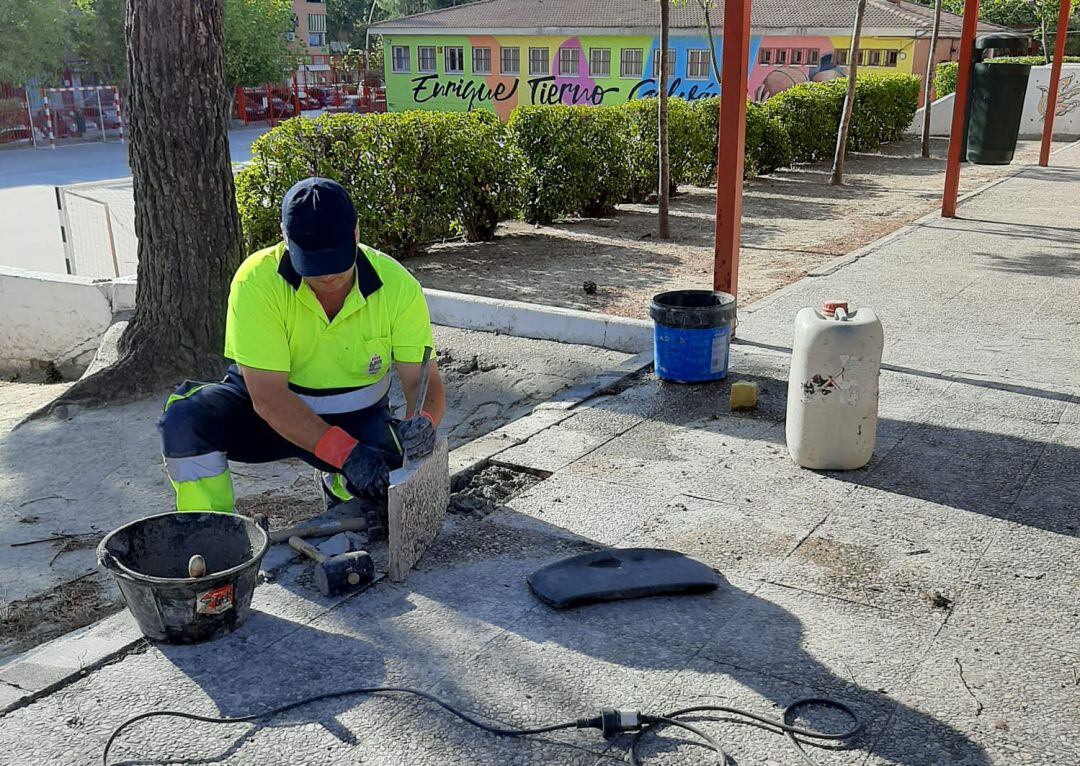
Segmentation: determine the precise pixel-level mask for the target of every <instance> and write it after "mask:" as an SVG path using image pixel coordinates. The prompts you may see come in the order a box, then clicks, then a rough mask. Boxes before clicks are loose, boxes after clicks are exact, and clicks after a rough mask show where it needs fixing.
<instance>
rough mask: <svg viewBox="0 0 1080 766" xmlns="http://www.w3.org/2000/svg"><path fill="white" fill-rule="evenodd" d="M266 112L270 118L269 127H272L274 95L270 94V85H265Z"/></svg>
mask: <svg viewBox="0 0 1080 766" xmlns="http://www.w3.org/2000/svg"><path fill="white" fill-rule="evenodd" d="M266 110H267V114H269V116H270V127H271V128H272V127H274V124H275V123H274V94H273V93H271V92H270V83H266Z"/></svg>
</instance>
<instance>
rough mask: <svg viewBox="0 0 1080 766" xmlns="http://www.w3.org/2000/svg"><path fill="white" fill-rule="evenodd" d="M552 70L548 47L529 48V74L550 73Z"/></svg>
mask: <svg viewBox="0 0 1080 766" xmlns="http://www.w3.org/2000/svg"><path fill="white" fill-rule="evenodd" d="M550 71H551V67H549V66H548V49H547V48H529V74H548V73H549V72H550Z"/></svg>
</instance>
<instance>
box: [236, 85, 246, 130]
mask: <svg viewBox="0 0 1080 766" xmlns="http://www.w3.org/2000/svg"><path fill="white" fill-rule="evenodd" d="M236 108H237V109H239V110H240V120H241V121H242V122H243V123H244V127H245V128H246V127H247V103H246V102H245V99H244V88H243V87H242V86H240V85H237V86H236Z"/></svg>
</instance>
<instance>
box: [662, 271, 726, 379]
mask: <svg viewBox="0 0 1080 766" xmlns="http://www.w3.org/2000/svg"><path fill="white" fill-rule="evenodd" d="M735 307H736V302H735V296H734V295H731V294H730V293H721V292H717V291H715V290H673V291H671V292H666V293H660V294H659V295H656V296H654V297H653V300H652V305H651V306H650V307H649V316H651V317H652V318H653V323H654V324H653V355H654V356H653V359H654V362H655V367H656V375H657V377H659V378H660V379H661V380H668V381H672V382H674V383H704V382H708V381H713V380H720V379H722V378H724V377H725V376H726V375H727V368H728V351H729V348H730V344H731V327H732V324H733V323H734V322H735V310H736V308H735Z"/></svg>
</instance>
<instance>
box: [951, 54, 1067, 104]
mask: <svg viewBox="0 0 1080 766" xmlns="http://www.w3.org/2000/svg"><path fill="white" fill-rule="evenodd" d="M1061 61H1062V63H1064V64H1080V56H1064V57H1062V59H1061ZM986 63H987V64H1030V65H1031V66H1042V65H1043V64H1045V63H1046V59H1045V58H1043V57H1042V56H1000V57H998V58H994V59H987V60H986ZM958 66H959V65H958V64H957V63H956V62H955V61H943V62H941V63H940V64H938V65H936V66H935V67H934V78H933V79H934V97H935V98H943V97H944V96H947V95H949V94H950V93H953V92H954V91H955V90H956V69H957V67H958Z"/></svg>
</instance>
